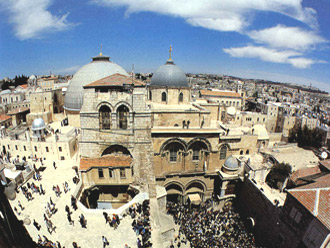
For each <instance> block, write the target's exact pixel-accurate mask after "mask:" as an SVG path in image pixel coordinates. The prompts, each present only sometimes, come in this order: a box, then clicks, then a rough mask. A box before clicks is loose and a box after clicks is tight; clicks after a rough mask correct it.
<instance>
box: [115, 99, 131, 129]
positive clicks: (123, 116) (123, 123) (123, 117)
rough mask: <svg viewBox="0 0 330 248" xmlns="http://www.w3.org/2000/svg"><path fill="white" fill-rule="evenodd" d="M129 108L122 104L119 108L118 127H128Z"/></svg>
mask: <svg viewBox="0 0 330 248" xmlns="http://www.w3.org/2000/svg"><path fill="white" fill-rule="evenodd" d="M128 114H129V110H128V108H127V107H126V106H125V105H121V106H120V107H119V108H118V109H117V118H118V128H120V129H127V124H128V121H127V120H128Z"/></svg>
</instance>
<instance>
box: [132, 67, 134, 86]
mask: <svg viewBox="0 0 330 248" xmlns="http://www.w3.org/2000/svg"><path fill="white" fill-rule="evenodd" d="M133 75H134V64H132V84H133Z"/></svg>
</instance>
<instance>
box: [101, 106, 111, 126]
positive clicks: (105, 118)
mask: <svg viewBox="0 0 330 248" xmlns="http://www.w3.org/2000/svg"><path fill="white" fill-rule="evenodd" d="M99 124H100V129H106V130H107V129H108V130H109V129H110V128H111V109H110V108H109V107H108V106H107V105H102V106H101V107H100V109H99Z"/></svg>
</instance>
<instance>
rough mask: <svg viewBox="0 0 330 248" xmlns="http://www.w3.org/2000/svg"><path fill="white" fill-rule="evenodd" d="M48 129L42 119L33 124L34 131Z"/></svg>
mask: <svg viewBox="0 0 330 248" xmlns="http://www.w3.org/2000/svg"><path fill="white" fill-rule="evenodd" d="M45 128H46V124H45V121H44V120H43V119H42V118H38V119H35V120H34V121H33V122H32V131H38V130H42V129H45Z"/></svg>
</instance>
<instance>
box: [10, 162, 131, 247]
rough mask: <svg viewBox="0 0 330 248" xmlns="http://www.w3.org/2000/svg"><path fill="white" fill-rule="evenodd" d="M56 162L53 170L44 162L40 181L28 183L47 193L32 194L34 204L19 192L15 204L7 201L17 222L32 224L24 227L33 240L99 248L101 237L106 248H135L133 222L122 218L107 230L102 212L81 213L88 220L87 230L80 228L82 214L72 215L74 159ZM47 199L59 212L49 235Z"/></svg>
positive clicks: (78, 212)
mask: <svg viewBox="0 0 330 248" xmlns="http://www.w3.org/2000/svg"><path fill="white" fill-rule="evenodd" d="M75 157H76V156H74V158H75ZM29 162H30V161H29ZM55 162H56V166H57V169H56V170H55V169H54V167H53V160H52V161H47V160H46V161H44V166H45V167H46V169H45V170H44V171H43V172H41V176H42V180H41V181H35V180H33V179H32V178H31V179H30V180H29V183H32V182H34V183H35V184H36V185H37V186H39V185H40V183H41V184H42V186H43V189H44V190H45V191H46V194H45V195H39V194H37V193H33V194H32V196H33V197H34V200H32V201H28V200H27V199H26V198H25V196H24V195H23V193H22V192H21V191H20V193H18V194H17V195H16V199H15V200H14V201H10V203H11V205H12V208H14V207H16V208H17V209H18V210H19V212H21V214H20V215H17V213H15V214H16V215H17V217H18V219H20V220H24V219H25V218H26V217H28V218H29V219H30V220H31V224H30V225H25V226H26V229H27V231H28V232H29V234H30V235H31V237H32V239H33V240H35V241H36V242H37V240H38V234H40V236H41V237H42V235H45V236H46V237H47V238H48V239H49V240H51V241H53V242H56V241H59V242H60V243H61V245H62V247H63V246H65V247H66V248H71V247H72V242H77V244H78V246H80V247H81V248H94V247H95V248H98V247H103V243H102V235H104V236H106V238H107V239H108V241H109V242H110V246H108V247H113V248H114V247H118V248H124V246H125V244H128V245H129V246H130V247H137V245H136V240H137V236H136V234H135V232H134V231H133V230H132V226H131V223H132V220H131V218H130V217H129V216H128V217H125V218H123V219H122V220H121V223H120V225H119V226H118V228H117V229H116V230H114V229H113V228H112V227H110V226H109V224H105V219H104V217H103V214H102V212H101V213H99V214H98V213H83V214H84V216H85V218H86V220H87V229H85V228H82V227H81V225H80V223H79V216H80V215H81V213H82V212H81V210H80V209H78V210H77V211H74V210H73V209H72V208H71V194H72V193H73V192H74V190H75V188H76V185H75V184H74V183H73V181H72V178H73V177H74V176H75V171H74V170H73V169H72V167H73V166H78V164H77V162H76V160H75V159H73V160H65V161H55ZM35 164H36V166H37V168H38V167H40V162H37V163H35ZM65 181H67V182H68V184H69V187H70V189H71V190H70V191H69V192H68V193H66V194H65V193H64V190H63V183H64V182H65ZM53 185H55V186H56V185H59V187H60V189H61V191H62V194H61V196H60V197H56V195H55V192H54V191H53V190H52V187H53ZM50 197H51V198H52V200H53V202H54V203H55V204H56V208H57V209H58V211H57V212H56V213H55V214H54V215H53V216H52V217H51V218H50V219H51V221H52V222H53V224H54V225H55V226H56V229H55V232H53V233H52V234H49V233H48V231H47V228H46V224H45V222H44V220H43V215H44V213H45V206H46V204H47V202H49V198H50ZM18 200H20V202H21V204H22V205H23V207H25V209H24V210H23V211H21V210H20V208H19V207H18ZM66 205H68V206H69V207H70V209H71V211H72V212H73V214H72V215H71V217H72V220H73V221H74V226H72V225H69V222H68V220H67V214H66V212H65V206H66ZM34 219H35V220H36V221H37V222H38V223H39V224H40V225H41V230H40V231H37V229H36V228H35V227H34V225H33V220H34Z"/></svg>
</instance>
